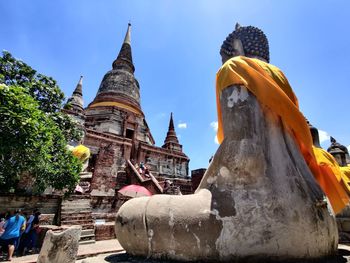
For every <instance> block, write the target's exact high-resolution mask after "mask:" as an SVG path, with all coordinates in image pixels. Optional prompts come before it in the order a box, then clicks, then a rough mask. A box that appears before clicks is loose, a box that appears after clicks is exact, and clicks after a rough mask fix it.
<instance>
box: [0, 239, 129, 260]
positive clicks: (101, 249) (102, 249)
mask: <svg viewBox="0 0 350 263" xmlns="http://www.w3.org/2000/svg"><path fill="white" fill-rule="evenodd" d="M123 251H124V250H123V248H122V247H121V246H120V244H119V242H118V240H117V239H111V240H103V241H96V243H93V244H87V245H79V249H78V256H77V258H78V261H77V262H81V261H79V259H84V258H89V257H95V256H96V255H100V254H116V253H118V252H123ZM37 258H38V254H35V255H28V256H24V257H18V258H14V259H13V260H12V261H11V263H35V262H36V261H37ZM0 262H10V261H1V260H0ZM102 262H104V261H102ZM57 263H59V262H57ZM62 263H63V262H62Z"/></svg>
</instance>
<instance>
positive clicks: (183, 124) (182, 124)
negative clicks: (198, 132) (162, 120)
mask: <svg viewBox="0 0 350 263" xmlns="http://www.w3.org/2000/svg"><path fill="white" fill-rule="evenodd" d="M177 127H178V128H179V129H186V128H187V123H185V122H183V123H179V124H178V125H177Z"/></svg>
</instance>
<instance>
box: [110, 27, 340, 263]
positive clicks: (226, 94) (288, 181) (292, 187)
mask: <svg viewBox="0 0 350 263" xmlns="http://www.w3.org/2000/svg"><path fill="white" fill-rule="evenodd" d="M244 30H246V31H244ZM237 31H239V32H238V33H237ZM245 34H252V35H253V36H251V35H249V36H245ZM240 38H242V39H243V40H244V41H242V39H240ZM252 41H253V42H254V41H257V42H256V43H253V42H252ZM259 41H260V42H261V43H263V44H262V45H261V47H259V46H258V44H259ZM249 43H250V44H249ZM244 44H246V45H247V47H244ZM266 48H267V50H266ZM220 53H221V55H222V57H223V62H226V61H228V60H230V59H231V57H234V56H245V57H256V58H258V59H261V60H263V61H266V62H268V60H269V52H268V44H267V39H265V38H264V35H263V33H262V34H261V32H260V31H259V30H258V29H256V28H253V27H247V28H246V29H244V27H243V29H242V27H239V26H238V27H236V31H235V32H233V33H232V34H230V36H229V37H228V38H227V39H226V40H225V42H224V44H223V46H222V49H221V52H220ZM242 59H243V58H242ZM243 60H244V59H243ZM230 61H231V60H230ZM230 61H228V62H227V63H226V64H225V65H224V66H223V67H229V70H231V69H232V68H233V67H232V65H230V63H231V62H230ZM237 61H238V60H237ZM243 62H244V63H247V62H250V59H246V61H243ZM244 63H243V64H244ZM243 71H244V70H243ZM223 77H227V74H221V75H220V74H219V75H218V78H219V79H218V82H219V83H224V82H225V81H223V82H220V78H223ZM249 77H250V76H249ZM240 84H243V81H242V83H240ZM266 92H269V91H266ZM271 92H272V90H271ZM217 96H218V106H219V111H220V112H221V114H219V118H220V123H221V127H220V129H221V131H222V135H224V137H223V138H221V139H222V142H221V144H220V146H219V148H218V150H217V152H216V154H215V156H214V158H213V160H212V161H211V163H210V165H209V168H208V170H207V172H206V173H205V175H204V177H203V179H202V181H201V183H200V185H199V187H198V189H197V191H196V193H195V194H193V195H186V196H169V195H155V196H152V197H143V198H135V199H132V200H130V201H128V202H126V203H125V204H124V205H123V206H122V207H121V208H120V210H119V212H118V214H117V218H116V235H117V238H118V240H119V242H120V244H121V245H122V246H123V247H124V248H125V250H126V251H127V252H128V253H130V254H133V255H142V256H145V257H153V258H161V259H164V258H169V259H176V260H183V261H196V260H205V261H212V262H213V261H215V262H220V261H223V262H224V261H232V260H242V261H244V260H247V259H252V260H265V261H266V260H268V259H273V260H290V259H314V258H321V257H325V256H329V255H333V254H334V253H335V252H336V249H337V238H338V237H337V227H336V223H335V220H334V216H333V213H332V209H331V208H330V206H329V204H328V202H327V201H326V198H325V196H324V194H323V192H322V190H321V189H320V187H319V186H318V184H317V183H316V181H315V179H314V177H313V175H312V173H311V172H310V169H309V168H308V166H307V164H306V162H305V160H304V158H303V155H302V154H301V151H300V149H299V147H298V144H297V142H296V140H295V137H294V133H293V131H292V130H291V129H290V127H288V125H286V122H284V121H283V119H282V118H281V116H280V115H279V112H275V111H273V110H272V109H271V108H269V107H267V106H266V105H264V104H263V103H261V101H259V99H258V98H257V97H256V96H255V95H254V94H253V93H252V92H251V91H250V90H249V89H247V87H245V86H243V85H239V84H234V85H229V86H225V87H223V89H221V90H219V92H218V94H217Z"/></svg>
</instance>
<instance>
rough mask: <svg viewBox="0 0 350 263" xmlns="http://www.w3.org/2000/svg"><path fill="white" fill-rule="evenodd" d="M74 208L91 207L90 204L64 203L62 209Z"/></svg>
mask: <svg viewBox="0 0 350 263" xmlns="http://www.w3.org/2000/svg"><path fill="white" fill-rule="evenodd" d="M73 206H78V207H90V206H91V205H90V203H88V204H87V203H62V205H61V207H73Z"/></svg>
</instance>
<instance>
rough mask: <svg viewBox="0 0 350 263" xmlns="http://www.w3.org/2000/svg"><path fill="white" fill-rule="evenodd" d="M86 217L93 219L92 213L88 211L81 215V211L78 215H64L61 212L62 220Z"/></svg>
mask: <svg viewBox="0 0 350 263" xmlns="http://www.w3.org/2000/svg"><path fill="white" fill-rule="evenodd" d="M84 219H89V220H90V219H91V220H92V219H93V218H92V215H91V213H87V214H83V215H81V214H80V213H79V214H76V215H72V214H70V215H68V214H64V215H62V214H61V221H65V220H84Z"/></svg>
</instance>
